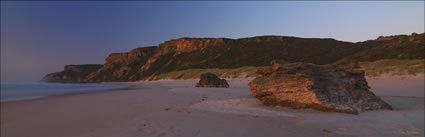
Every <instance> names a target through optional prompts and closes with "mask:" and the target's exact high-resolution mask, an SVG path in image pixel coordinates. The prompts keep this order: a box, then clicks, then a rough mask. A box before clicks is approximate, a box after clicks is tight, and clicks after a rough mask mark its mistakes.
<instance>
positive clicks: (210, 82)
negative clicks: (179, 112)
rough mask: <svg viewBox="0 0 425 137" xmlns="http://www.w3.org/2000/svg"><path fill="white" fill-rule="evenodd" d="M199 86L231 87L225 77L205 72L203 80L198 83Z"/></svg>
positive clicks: (202, 76)
mask: <svg viewBox="0 0 425 137" xmlns="http://www.w3.org/2000/svg"><path fill="white" fill-rule="evenodd" d="M196 87H199V88H201V87H202V88H229V84H227V81H226V80H225V79H220V78H218V77H217V76H216V75H215V74H212V73H205V74H202V75H201V80H199V82H198V83H197V84H196Z"/></svg>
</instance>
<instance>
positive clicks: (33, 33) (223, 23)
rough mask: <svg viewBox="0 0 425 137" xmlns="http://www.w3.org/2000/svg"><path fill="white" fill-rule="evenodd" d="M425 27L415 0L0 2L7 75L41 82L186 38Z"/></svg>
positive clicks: (376, 32)
mask: <svg viewBox="0 0 425 137" xmlns="http://www.w3.org/2000/svg"><path fill="white" fill-rule="evenodd" d="M412 32H417V33H423V32H424V1H416V2H412V1H410V2H367V1H366V2H359V1H355V2H323V1H319V2H300V1H290V2H258V1H256V2H240V1H233V2H219V1H216V2H214V1H209V2H206V1H204V2H195V1H187V2H176V1H174V2H144V1H125V2H112V1H108V2H101V1H97V2H78V1H74V2H72V1H71V2H52V1H50V2H49V1H47V2H46V1H45V2H5V1H2V2H1V78H2V79H1V80H2V81H36V80H39V79H40V78H41V77H42V76H43V75H45V74H46V73H49V72H55V71H60V70H62V69H63V65H66V64H87V63H96V64H103V63H104V59H105V57H106V56H108V54H109V53H112V52H126V51H129V50H131V49H133V48H136V47H143V46H152V45H158V44H159V43H161V42H163V41H165V40H170V39H176V38H180V37H227V38H242V37H251V36H258V35H284V36H297V37H319V38H335V39H337V40H343V41H351V42H357V41H364V40H369V39H375V38H377V37H378V36H381V35H398V34H410V33H412Z"/></svg>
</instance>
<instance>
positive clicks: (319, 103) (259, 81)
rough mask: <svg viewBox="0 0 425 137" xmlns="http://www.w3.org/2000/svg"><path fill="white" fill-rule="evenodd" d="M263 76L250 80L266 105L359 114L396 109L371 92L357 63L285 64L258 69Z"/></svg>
mask: <svg viewBox="0 0 425 137" xmlns="http://www.w3.org/2000/svg"><path fill="white" fill-rule="evenodd" d="M257 73H258V74H261V76H258V77H256V78H255V79H254V80H252V81H251V82H250V83H249V87H250V90H251V94H252V96H254V97H256V98H258V99H259V100H260V101H261V102H262V103H263V104H265V105H279V106H285V107H290V108H296V109H299V108H313V109H316V110H321V111H332V112H344V113H354V114H357V113H359V112H361V111H367V110H377V109H392V107H391V106H390V105H389V104H387V103H385V102H384V101H383V100H381V99H380V98H379V97H377V96H376V95H375V94H374V93H373V92H371V91H369V89H370V87H369V86H368V83H367V82H366V79H365V75H364V71H363V70H361V69H360V68H359V66H358V64H357V63H353V62H350V63H338V64H329V65H315V64H310V63H286V62H285V63H281V62H279V61H275V62H273V63H272V67H269V68H266V69H260V70H258V71H257Z"/></svg>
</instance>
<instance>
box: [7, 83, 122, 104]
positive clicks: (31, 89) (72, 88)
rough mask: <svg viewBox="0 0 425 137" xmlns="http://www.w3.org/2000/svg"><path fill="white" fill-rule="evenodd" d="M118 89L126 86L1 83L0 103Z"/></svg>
mask: <svg viewBox="0 0 425 137" xmlns="http://www.w3.org/2000/svg"><path fill="white" fill-rule="evenodd" d="M118 88H127V86H120V85H107V84H62V83H45V82H2V83H1V98H0V101H1V102H7V101H15V100H25V99H34V98H42V97H47V96H54V95H65V94H72V93H84V92H95V91H102V90H108V89H118Z"/></svg>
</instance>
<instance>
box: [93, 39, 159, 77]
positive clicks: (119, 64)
mask: <svg viewBox="0 0 425 137" xmlns="http://www.w3.org/2000/svg"><path fill="white" fill-rule="evenodd" d="M156 49H157V48H156V47H144V48H137V49H133V50H131V51H130V52H127V53H112V54H110V55H109V56H108V57H107V58H106V63H105V65H104V66H103V67H102V68H100V69H99V70H97V71H95V72H93V73H90V74H89V75H88V77H87V79H86V80H85V82H104V81H130V80H133V79H135V78H134V74H135V73H137V72H138V71H139V70H140V68H141V67H142V66H143V65H145V64H146V61H147V60H148V59H149V57H151V56H152V54H153V53H155V51H156Z"/></svg>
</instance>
